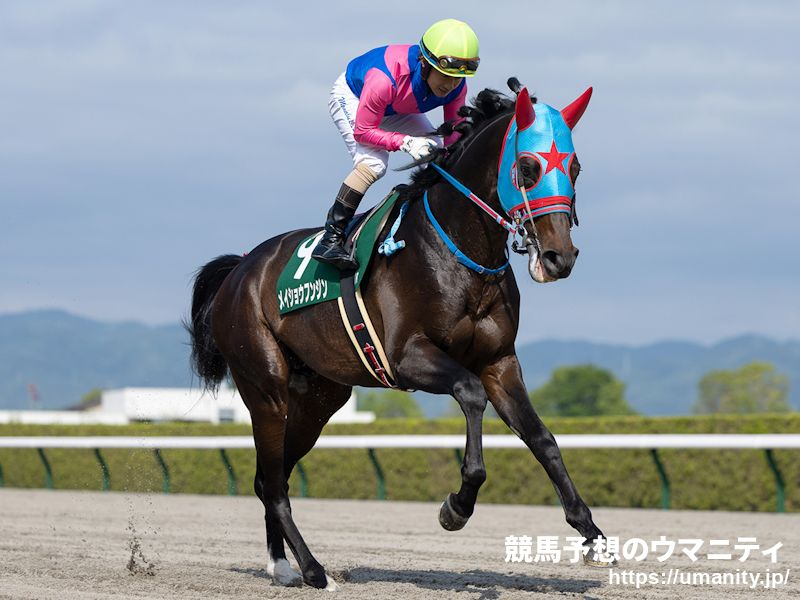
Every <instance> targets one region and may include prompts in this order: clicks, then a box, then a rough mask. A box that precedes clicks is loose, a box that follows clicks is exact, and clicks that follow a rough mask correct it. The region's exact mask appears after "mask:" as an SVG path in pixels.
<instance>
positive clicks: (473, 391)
mask: <svg viewBox="0 0 800 600" xmlns="http://www.w3.org/2000/svg"><path fill="white" fill-rule="evenodd" d="M396 371H397V380H398V383H399V385H400V386H401V387H403V388H405V389H417V390H422V391H425V392H429V393H432V394H449V395H451V396H452V397H453V398H455V399H456V402H458V405H459V406H460V407H461V410H462V412H463V413H464V417H465V418H466V422H467V440H466V447H465V449H464V461H463V463H462V465H461V488H460V489H459V490H458V492H457V493H455V494H453V493H451V494H448V496H447V498H445V500H444V502H443V503H442V507H441V509H440V510H439V523H440V524H441V525H442V527H444V528H445V529H447V530H448V531H457V530H459V529H461V528H463V527H464V525H466V524H467V521H468V520H469V518H470V517H471V516H472V513H473V512H474V510H475V502H476V500H477V499H478V490H479V489H480V487H481V485H483V482H484V481H486V466H485V465H484V462H483V443H482V440H481V436H482V435H483V432H482V424H483V413H484V411H485V410H486V404H487V402H488V398H487V396H486V390H484V389H483V384H482V383H481V380H480V379H479V378H478V377H477V376H476V375H475V374H474V373H471V372H469V371H467V370H466V369H465V368H464V367H462V366H461V365H459V364H458V363H457V362H456V361H454V360H453V359H452V358H451V357H450V356H448V355H447V354H445V353H444V352H443V351H442V350H440V349H439V348H437V347H436V346H434V345H433V344H423V345H419V344H418V343H416V344H410V345H409V348H407V349H406V351H405V353H404V355H403V358H402V359H401V360H400V361H399V362H398V365H397V368H396Z"/></svg>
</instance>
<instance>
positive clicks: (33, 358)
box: [0, 310, 191, 409]
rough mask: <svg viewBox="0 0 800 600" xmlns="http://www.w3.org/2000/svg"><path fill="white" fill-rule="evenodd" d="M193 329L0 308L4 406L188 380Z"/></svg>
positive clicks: (56, 403) (52, 404)
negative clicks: (33, 395) (33, 392)
mask: <svg viewBox="0 0 800 600" xmlns="http://www.w3.org/2000/svg"><path fill="white" fill-rule="evenodd" d="M190 381H191V371H190V369H189V346H188V336H187V334H186V332H185V331H184V329H183V327H181V326H180V325H177V324H175V325H165V326H161V327H149V326H147V325H142V324H140V323H132V322H126V323H104V322H99V321H93V320H90V319H85V318H82V317H76V316H74V315H71V314H69V313H66V312H63V311H57V310H48V311H34V312H25V313H18V314H8V315H0V409H24V408H29V407H30V401H29V396H28V385H29V384H35V385H36V388H37V389H38V392H39V396H40V403H39V407H41V408H49V409H54V408H63V407H66V406H69V405H72V404H76V403H77V402H78V401H79V400H80V398H81V396H83V395H84V394H85V393H86V392H88V391H90V390H91V389H93V388H116V387H125V386H131V387H132V386H153V387H155V386H160V387H186V386H188V385H189V383H190Z"/></svg>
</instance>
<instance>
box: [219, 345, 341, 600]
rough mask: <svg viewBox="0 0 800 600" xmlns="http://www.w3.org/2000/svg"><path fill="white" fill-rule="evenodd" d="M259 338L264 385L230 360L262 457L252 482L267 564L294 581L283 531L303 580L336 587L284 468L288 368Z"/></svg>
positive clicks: (280, 578)
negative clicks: (301, 520) (296, 506)
mask: <svg viewBox="0 0 800 600" xmlns="http://www.w3.org/2000/svg"><path fill="white" fill-rule="evenodd" d="M261 342H262V344H260V348H259V349H260V350H261V351H262V352H263V351H265V350H266V353H265V355H264V356H263V358H264V360H263V361H260V364H261V365H263V368H260V369H255V371H257V372H259V373H261V378H262V383H261V385H257V384H254V383H252V382H251V378H250V377H248V376H247V375H246V374H245V373H246V372H250V371H251V370H252V369H248V370H247V371H244V369H241V368H238V367H237V365H231V374H232V375H233V378H234V381H235V382H236V386H237V388H238V390H239V393H240V394H241V395H242V399H243V400H244V402H245V404H246V405H247V408H248V409H249V411H250V418H251V420H252V424H253V438H254V440H255V445H256V455H257V459H258V473H257V476H256V482H255V485H254V487H256V488H257V489H256V493H257V494H258V491H259V490H260V494H259V498H261V500H262V503H263V504H264V511H265V522H266V525H267V546H268V552H269V563H268V567H269V566H271V567H272V574H273V576H274V577H275V580H276V582H277V583H283V584H286V583H290V584H295V583H296V578H295V577H293V576H292V573H291V572H290V571H291V567H289V565H288V561H286V555H285V551H284V550H283V544H282V542H281V541H279V537H280V538H282V539H283V540H285V541H286V542H287V543H288V544H289V547H290V548H291V550H292V553H293V554H294V557H295V559H296V560H297V564H298V565H299V566H300V571H301V572H302V577H303V581H304V582H305V583H307V584H308V585H311V586H313V587H316V588H326V589H335V588H336V584H335V583H334V582H333V580H331V579H329V578H328V576H327V575H326V573H325V570H324V569H323V567H322V565H321V564H320V563H319V562H318V561H317V560H316V559H315V558H314V556H313V555H312V554H311V551H310V550H309V548H308V546H307V545H306V543H305V540H303V537H302V536H301V535H300V531H299V530H298V528H297V525H296V524H295V522H294V520H293V518H292V512H291V505H290V503H289V496H288V492H287V486H286V479H287V478H286V475H285V472H284V455H285V453H284V442H285V436H286V420H287V412H288V411H287V401H288V398H289V393H288V389H287V380H288V375H289V368H288V366H287V364H286V360H285V358H284V357H283V355H282V353H281V351H280V348H279V347H278V345H277V343H276V342H275V340H274V339H272V338H271V336H270V337H266V338H264V339H262V340H261ZM250 356H252V355H250ZM251 366H252V363H251ZM259 475H260V476H259Z"/></svg>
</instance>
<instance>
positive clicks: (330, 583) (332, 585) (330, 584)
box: [325, 573, 339, 592]
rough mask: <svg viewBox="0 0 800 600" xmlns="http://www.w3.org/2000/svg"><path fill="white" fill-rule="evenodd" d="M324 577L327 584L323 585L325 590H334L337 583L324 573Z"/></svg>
mask: <svg viewBox="0 0 800 600" xmlns="http://www.w3.org/2000/svg"><path fill="white" fill-rule="evenodd" d="M325 579H327V580H328V585H326V586H325V590H326V591H328V592H335V591H337V590H338V589H339V584H337V583H336V582H335V581H334V580H333V579H331V576H330V575H328V574H327V573H325Z"/></svg>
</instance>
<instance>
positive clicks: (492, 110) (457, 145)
mask: <svg viewBox="0 0 800 600" xmlns="http://www.w3.org/2000/svg"><path fill="white" fill-rule="evenodd" d="M531 100H532V101H533V103H534V104H535V103H536V98H531ZM515 104H516V100H515V99H513V98H510V97H508V96H506V95H505V94H503V93H501V92H498V91H497V90H493V89H491V88H486V89H484V90H481V91H480V92H478V95H477V96H475V97H474V98H472V100H471V101H470V104H465V105H464V106H462V107H461V108H460V109H459V111H458V114H459V116H461V117H464V119H463V120H462V121H461V122H460V123H458V124H457V125H454V124H453V121H445V122H444V123H442V124H441V125H440V126H439V127H438V128H437V129H436V131H434V132H433V135H438V136H448V135H451V134H452V133H454V132H457V133H460V134H461V136H460V137H459V138H458V139H457V140H456V141H455V142H453V143H452V144H450V145H449V146H447V147H445V148H436V149H434V150H433V152H431V154H429V155H428V156H426V157H425V158H423V159H421V160H419V161H416V162H413V163H411V164H410V165H408V166H406V167H401V168H400V169H398V171H403V170H406V169H411V168H414V167H420V168H418V169H417V170H416V171H414V172H413V173H412V174H411V183H409V184H408V185H407V186H404V187H403V189H402V194H403V196H404V197H405V198H406V199H409V200H413V199H415V198H420V197H422V194H423V193H424V192H425V190H427V189H428V188H430V187H431V186H432V185H433V184H435V183H436V182H437V181H439V179H440V178H441V175H439V172H438V171H437V170H436V169H434V168H433V167H431V166H430V164H429V163H435V164H437V165H439V166H441V167H442V168H445V169H447V168H448V167H449V166H450V165H452V164H453V163H454V162H455V161H456V160H457V159H458V158H459V157H460V156H461V153H462V151H463V150H464V148H465V147H466V145H467V144H468V143H469V142H470V140H471V139H472V138H474V137H475V135H477V134H478V132H480V131H481V130H483V129H484V128H485V127H486V126H487V125H488V124H489V123H491V122H493V121H494V120H495V118H496V117H499V116H500V115H504V114H509V113H511V112H513V111H514V106H515ZM425 165H427V166H425ZM423 167H424V168H423Z"/></svg>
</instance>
